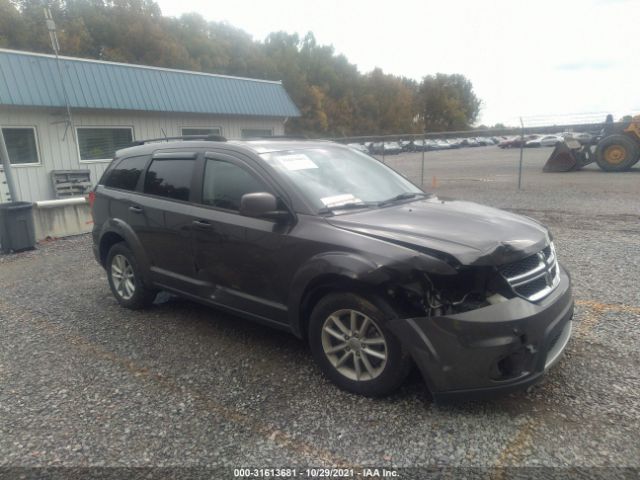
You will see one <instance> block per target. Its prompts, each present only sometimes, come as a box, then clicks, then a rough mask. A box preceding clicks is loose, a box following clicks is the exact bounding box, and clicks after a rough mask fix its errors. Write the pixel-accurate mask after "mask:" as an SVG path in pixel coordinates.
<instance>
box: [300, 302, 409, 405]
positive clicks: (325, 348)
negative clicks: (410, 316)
mask: <svg viewBox="0 0 640 480" xmlns="http://www.w3.org/2000/svg"><path fill="white" fill-rule="evenodd" d="M352 312H356V313H355V315H354V317H355V327H356V328H355V329H353V330H352V326H351V314H352ZM336 318H337V319H338V320H339V321H340V323H341V324H342V327H344V328H342V327H340V326H339V325H338V324H337V323H336V322H335V319H336ZM394 318H397V315H396V314H395V313H394V312H393V310H392V309H391V307H389V306H388V305H387V304H386V302H384V301H382V300H381V299H378V298H376V297H371V299H370V300H369V299H366V298H364V297H362V296H360V295H356V294H353V293H331V294H328V295H327V296H325V297H324V298H322V299H321V300H320V301H319V302H318V303H317V305H316V306H315V308H314V309H313V312H312V313H311V318H310V320H309V343H310V345H311V351H312V353H313V357H314V359H315V361H316V363H317V364H318V366H319V367H320V369H321V370H322V372H323V373H324V374H325V375H326V376H327V377H328V378H329V379H330V380H331V381H332V382H333V383H335V384H336V385H337V386H338V387H340V388H342V389H343V390H346V391H348V392H352V393H357V394H359V395H365V396H369V397H380V396H384V395H388V394H390V393H392V392H393V391H395V390H396V389H397V388H398V387H399V386H400V385H401V384H402V383H403V382H404V380H405V379H406V378H407V375H408V374H409V370H410V368H411V356H410V355H409V353H408V352H407V351H406V350H405V349H404V348H403V347H402V345H401V344H400V342H399V341H398V339H397V338H396V337H395V336H394V335H393V334H392V333H391V332H390V331H389V330H388V329H387V327H386V323H387V322H388V321H389V320H392V319H394ZM367 319H368V320H367ZM365 323H366V325H365ZM363 326H364V330H363V329H362V327H363ZM327 328H328V329H330V330H331V333H329V331H328V330H327ZM353 331H355V332H356V334H354V335H350V336H349V338H348V339H345V338H346V337H345V335H347V333H348V332H349V333H352V332H353ZM340 334H342V335H341V336H340ZM338 337H340V338H338ZM341 345H345V347H343V348H340V347H341ZM332 349H335V350H336V351H335V352H333V351H332ZM356 363H357V364H358V365H356ZM357 367H359V368H357Z"/></svg>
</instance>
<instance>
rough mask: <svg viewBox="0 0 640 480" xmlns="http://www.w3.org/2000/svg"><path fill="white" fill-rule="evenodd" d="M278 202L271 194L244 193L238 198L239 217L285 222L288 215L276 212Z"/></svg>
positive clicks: (283, 212) (281, 211)
mask: <svg viewBox="0 0 640 480" xmlns="http://www.w3.org/2000/svg"><path fill="white" fill-rule="evenodd" d="M277 208H278V201H277V200H276V197H274V196H273V195H272V194H271V193H268V192H256V193H245V194H244V195H243V196H242V198H240V215H244V216H246V217H255V218H267V219H270V220H275V221H278V222H281V221H284V220H287V219H288V218H289V217H290V215H289V212H287V211H284V210H277Z"/></svg>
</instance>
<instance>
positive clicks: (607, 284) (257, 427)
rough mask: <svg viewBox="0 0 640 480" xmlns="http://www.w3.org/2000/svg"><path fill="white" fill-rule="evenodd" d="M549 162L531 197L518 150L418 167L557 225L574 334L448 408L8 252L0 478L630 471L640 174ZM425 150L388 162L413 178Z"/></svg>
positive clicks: (257, 332)
mask: <svg viewBox="0 0 640 480" xmlns="http://www.w3.org/2000/svg"><path fill="white" fill-rule="evenodd" d="M548 153H549V150H547V149H543V150H535V151H531V152H529V151H528V152H527V156H526V157H525V170H524V183H523V185H524V188H523V190H521V191H517V190H516V185H517V184H516V182H517V176H516V174H517V170H516V166H517V152H513V151H506V152H503V151H500V150H498V149H497V148H491V147H486V148H478V149H467V150H461V151H456V152H440V153H428V154H427V155H426V156H425V157H426V161H425V172H426V174H425V178H426V179H428V180H427V181H425V183H426V184H427V187H431V185H435V188H434V190H435V191H436V192H437V193H438V194H440V195H443V196H454V197H458V198H464V199H469V200H476V201H480V202H483V203H487V204H491V205H494V206H498V207H502V208H508V209H511V210H515V211H518V212H521V213H524V214H526V215H529V216H531V217H534V218H537V219H539V220H541V221H543V222H544V223H546V224H547V225H549V227H550V228H551V230H552V232H553V234H554V236H555V239H556V243H557V248H558V253H559V258H560V260H561V261H562V262H563V263H564V264H565V265H566V266H567V268H568V269H569V270H570V272H571V273H572V275H573V279H574V284H575V296H576V302H577V311H576V320H577V322H578V323H577V325H576V329H575V334H574V337H573V338H572V340H571V342H570V344H569V347H568V351H567V355H566V356H565V358H564V359H563V360H562V361H561V362H560V364H559V365H558V366H557V367H556V368H555V369H553V370H552V371H551V372H549V374H548V375H547V376H546V377H545V379H544V380H543V382H542V383H541V384H539V385H537V386H535V387H534V388H532V389H530V391H528V392H519V393H515V394H512V395H509V396H505V397H502V398H498V399H494V400H491V401H485V402H477V403H468V404H460V405H448V406H441V405H435V404H433V402H432V401H431V399H430V396H429V394H428V392H427V391H426V389H425V387H424V385H423V383H422V381H421V379H420V378H419V376H418V375H414V376H413V377H411V378H410V380H409V381H408V382H407V384H406V385H405V386H404V387H403V388H402V389H401V390H400V391H399V392H398V393H397V394H395V395H393V396H392V397H390V398H385V399H376V400H373V399H367V398H361V397H357V396H354V395H350V394H347V393H345V392H342V391H340V390H338V389H336V388H335V387H333V386H332V385H331V384H330V383H329V382H328V381H327V380H325V379H324V378H323V377H322V375H321V374H320V372H319V371H318V369H317V368H316V367H315V366H314V364H313V362H312V360H311V356H310V353H309V351H308V348H307V347H306V345H305V344H304V343H302V342H300V341H298V340H297V339H295V338H294V337H292V336H290V335H288V334H285V333H281V332H278V331H275V330H271V329H269V328H266V327H263V326H260V325H257V324H253V323H251V322H248V321H245V320H242V319H239V318H237V317H234V316H231V315H227V314H224V313H220V312H217V311H215V310H211V309H208V308H206V307H202V306H200V305H197V304H194V303H191V302H188V301H184V300H180V299H176V298H173V297H169V296H164V297H163V298H160V301H158V302H157V304H156V305H154V307H153V308H152V309H150V310H148V311H144V312H130V311H126V310H124V309H122V308H121V307H119V306H118V304H117V303H116V301H115V300H114V298H113V297H112V296H111V293H110V292H109V289H108V286H107V281H106V275H105V273H104V271H103V270H101V269H100V268H99V266H98V265H97V264H96V263H95V261H94V260H93V256H92V254H91V240H90V238H89V237H88V236H79V237H72V238H68V239H62V240H57V241H54V242H50V243H46V244H43V245H41V246H40V247H39V248H38V249H37V250H36V251H32V252H25V253H21V254H16V255H5V256H0V339H1V340H0V342H1V344H0V345H1V348H0V385H1V388H0V467H1V466H4V467H10V466H67V467H68V466H77V467H88V466H109V467H117V466H121V467H144V466H146V467H149V466H153V467H159V466H160V467H162V466H166V467H183V466H191V467H195V466H197V467H211V468H219V470H215V472H216V474H215V475H214V477H215V478H231V477H233V471H232V468H233V467H242V466H251V467H283V466H301V467H302V466H322V467H331V466H339V465H344V466H372V465H375V466H388V467H416V466H429V467H483V468H490V469H494V470H489V471H488V472H489V473H488V474H489V475H491V472H494V473H495V472H498V474H500V473H501V472H502V473H504V472H505V471H503V470H501V469H502V468H503V467H524V466H552V467H563V468H567V467H585V468H587V469H588V470H586V472H589V473H591V474H594V475H595V474H599V475H604V476H609V474H610V473H611V471H610V470H603V469H602V468H595V467H633V468H636V469H637V468H638V467H640V440H639V439H638V438H639V433H640V395H639V394H640V368H639V367H640V351H639V348H638V344H637V342H638V338H640V289H639V288H638V279H639V278H640V248H639V247H640V223H639V220H640V217H639V212H640V195H638V194H639V193H640V183H639V182H638V180H640V176H639V175H640V170H635V171H633V172H630V173H627V174H624V175H623V174H605V173H601V172H599V171H597V170H593V169H588V170H587V171H583V172H575V173H569V174H566V175H560V174H549V175H543V174H540V173H539V169H540V168H541V166H542V164H543V163H544V158H546V156H547V155H548ZM420 158H421V156H420V154H405V155H400V156H396V157H392V158H387V159H385V160H386V161H388V162H389V163H391V164H393V165H394V166H395V167H396V168H398V169H400V170H401V171H403V172H405V173H406V174H407V175H408V176H409V177H411V178H413V179H414V180H416V178H417V179H419V174H420ZM416 172H417V173H416ZM416 175H417V177H416ZM434 176H435V177H436V178H435V180H434V179H433V177H434ZM481 471H482V472H484V474H486V473H487V471H486V470H481ZM466 472H467V473H469V472H471V471H466ZM519 472H521V473H523V472H526V470H519ZM536 472H537V473H536V475H538V474H540V472H547V473H550V472H565V473H566V472H567V471H566V470H544V471H536ZM637 472H638V470H630V471H623V472H618V473H619V474H620V475H622V476H625V475H627V476H626V478H637ZM5 473H6V471H5ZM402 473H403V474H404V475H405V476H404V477H401V478H409V476H410V471H409V470H406V471H402ZM605 473H606V475H605ZM1 474H2V471H1V470H0V476H1ZM498 476H500V475H498ZM543 476H544V475H543ZM412 478H413V477H412ZM415 478H419V476H416V477H415ZM620 478H622V477H620Z"/></svg>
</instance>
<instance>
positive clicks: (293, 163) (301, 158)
mask: <svg viewBox="0 0 640 480" xmlns="http://www.w3.org/2000/svg"><path fill="white" fill-rule="evenodd" d="M278 160H279V161H280V163H281V164H282V165H283V166H284V168H286V169H287V170H291V171H295V170H309V169H310V168H318V166H317V165H316V164H315V163H313V160H311V159H310V158H309V157H307V156H306V155H304V154H302V153H296V154H294V155H282V156H280V157H278Z"/></svg>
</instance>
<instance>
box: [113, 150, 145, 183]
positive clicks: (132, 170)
mask: <svg viewBox="0 0 640 480" xmlns="http://www.w3.org/2000/svg"><path fill="white" fill-rule="evenodd" d="M148 159H149V157H148V156H140V157H130V158H125V159H124V160H121V161H120V163H118V164H117V165H116V166H115V167H114V169H113V170H111V173H110V174H109V175H108V176H107V179H106V180H105V182H104V185H105V187H111V188H120V189H122V190H135V189H136V185H137V184H138V179H139V178H140V175H141V174H142V171H143V170H144V167H145V165H146V164H147V160H148Z"/></svg>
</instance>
